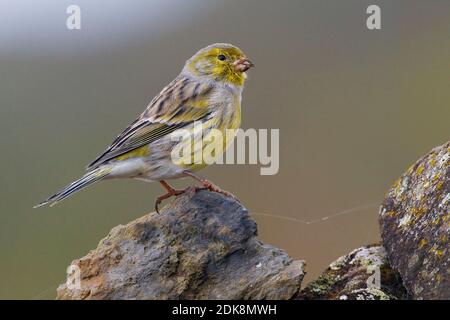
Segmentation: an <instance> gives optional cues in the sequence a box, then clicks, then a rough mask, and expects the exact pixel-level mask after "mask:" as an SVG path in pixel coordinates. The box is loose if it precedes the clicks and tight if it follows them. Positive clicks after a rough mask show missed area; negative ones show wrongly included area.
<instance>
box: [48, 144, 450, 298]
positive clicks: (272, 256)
mask: <svg viewBox="0 0 450 320" xmlns="http://www.w3.org/2000/svg"><path fill="white" fill-rule="evenodd" d="M449 180H450V142H449V143H447V144H445V145H443V146H441V147H439V148H435V149H433V150H432V151H431V152H430V153H429V154H428V155H426V156H425V157H423V158H422V159H420V160H419V161H417V162H416V164H414V165H413V166H412V167H411V168H410V169H409V170H408V171H407V172H406V173H405V174H404V175H403V176H402V177H401V178H400V179H399V180H398V181H397V182H396V183H395V184H394V186H393V187H392V189H391V190H390V191H389V192H388V193H387V194H386V197H385V199H384V202H383V204H382V206H381V209H380V229H381V236H382V240H383V244H382V245H381V244H377V245H370V246H365V247H362V248H359V249H356V250H354V251H352V252H350V253H349V254H347V255H345V256H343V257H341V258H339V259H337V260H336V261H335V262H333V263H332V264H331V265H330V267H329V268H328V269H327V270H325V271H324V272H323V274H322V275H321V276H320V277H319V278H318V279H317V280H315V281H312V282H311V283H309V284H308V285H307V286H306V287H305V288H304V289H301V282H302V280H303V277H304V275H305V272H306V271H305V263H304V261H302V260H294V259H292V258H290V257H289V256H288V255H287V253H286V252H285V251H283V250H281V249H278V248H275V247H273V246H271V245H267V244H263V243H261V242H260V241H258V239H257V238H256V235H257V227H256V223H255V222H254V221H253V220H252V219H251V218H250V215H249V213H248V211H247V210H246V209H245V208H244V207H243V206H242V205H241V204H240V203H239V202H237V201H235V200H233V199H231V198H227V197H224V196H223V195H221V194H218V193H214V192H209V191H204V190H203V191H199V192H195V191H194V190H193V189H192V190H190V191H189V192H187V193H185V194H183V195H181V196H178V197H177V198H176V199H175V200H174V201H173V202H171V203H169V204H168V205H167V206H166V207H164V208H163V210H162V211H161V214H156V213H150V214H147V215H145V216H143V217H141V218H139V219H137V220H135V221H132V222H130V223H128V224H127V225H125V226H123V225H119V226H117V227H115V228H113V229H112V230H111V232H110V233H109V234H108V236H107V237H106V238H104V239H103V240H101V241H100V243H99V245H98V247H97V248H96V249H95V250H93V251H91V252H89V253H88V254H87V255H86V256H85V257H83V258H80V259H77V260H75V261H73V262H72V264H71V266H70V268H69V270H71V271H72V272H73V273H72V274H69V276H68V280H67V281H66V283H64V284H62V285H60V286H59V288H58V289H57V298H58V299H301V300H311V299H340V300H346V299H411V298H412V299H449V298H450V274H449V273H450V263H449V252H448V247H449V239H448V235H449V230H450V210H449V202H450V183H449ZM402 279H403V280H402Z"/></svg>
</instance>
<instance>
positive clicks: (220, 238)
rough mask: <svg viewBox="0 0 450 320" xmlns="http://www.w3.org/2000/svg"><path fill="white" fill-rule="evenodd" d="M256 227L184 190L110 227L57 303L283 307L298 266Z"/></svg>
mask: <svg viewBox="0 0 450 320" xmlns="http://www.w3.org/2000/svg"><path fill="white" fill-rule="evenodd" d="M256 233H257V228H256V223H255V222H254V221H253V220H251V219H250V217H249V213H248V212H247V210H246V209H245V208H244V207H243V206H242V205H241V204H240V203H239V202H237V201H235V200H233V199H231V198H228V197H224V196H223V195H221V194H218V193H213V192H208V191H198V192H195V191H194V190H190V191H189V192H187V193H186V194H183V195H181V196H178V197H177V198H176V199H175V200H174V201H173V202H172V203H170V204H169V205H167V206H166V207H165V208H164V209H163V210H161V214H156V213H150V214H148V215H146V216H143V217H141V218H139V219H137V220H135V221H133V222H130V223H129V224H127V225H125V226H122V225H120V226H117V227H115V228H114V229H112V230H111V232H110V233H109V235H108V236H107V237H106V238H105V239H103V240H102V241H100V243H99V245H98V247H97V249H95V250H93V251H91V252H90V253H89V254H88V255H86V256H85V257H83V258H81V259H78V260H75V261H73V262H72V265H71V268H70V269H71V270H75V271H76V272H75V273H74V274H79V275H80V276H79V280H80V281H78V282H77V279H74V277H73V276H72V277H71V278H70V281H69V282H67V283H65V284H62V285H60V286H59V288H58V290H57V292H58V295H57V298H58V299H289V298H291V297H292V296H293V295H294V294H296V293H297V292H298V290H299V288H300V285H301V281H302V279H303V277H304V274H305V271H304V262H303V261H299V260H297V261H294V260H292V259H291V258H290V257H289V256H288V255H287V254H286V253H285V252H284V251H283V250H280V249H277V248H274V247H272V246H270V245H266V244H262V243H260V242H259V241H258V240H257V239H256Z"/></svg>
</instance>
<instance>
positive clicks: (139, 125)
mask: <svg viewBox="0 0 450 320" xmlns="http://www.w3.org/2000/svg"><path fill="white" fill-rule="evenodd" d="M211 89H212V88H211V87H210V86H208V85H205V84H201V83H198V82H195V81H192V80H189V79H187V78H183V77H177V78H176V79H175V80H174V81H172V82H171V83H170V84H169V85H167V86H166V87H165V88H164V89H163V90H162V91H161V93H160V94H159V95H157V96H156V97H155V98H154V99H153V100H152V101H151V102H150V104H149V105H148V107H147V108H146V110H145V111H144V112H143V113H142V114H141V115H140V117H139V118H138V119H136V121H134V122H133V123H132V124H131V125H130V126H128V127H127V128H126V129H125V130H124V131H123V132H122V133H121V134H120V135H119V136H117V138H116V139H115V140H114V141H113V142H112V144H111V145H110V146H109V147H108V148H107V149H106V150H105V152H103V153H102V154H101V155H100V156H98V157H97V158H96V159H95V160H94V161H92V162H91V163H90V164H89V165H88V166H87V169H93V168H96V167H98V166H100V165H101V164H103V163H105V162H107V161H109V160H111V159H114V158H116V157H118V156H120V155H123V154H125V153H127V152H130V151H132V150H134V149H137V148H140V147H142V146H144V145H146V144H149V143H151V142H153V141H156V140H158V139H159V138H161V137H163V136H166V135H167V134H170V133H171V132H173V131H175V130H176V129H179V128H182V127H183V126H186V125H187V124H190V123H192V122H193V121H199V120H202V119H205V118H206V117H208V116H209V115H210V110H209V108H207V107H205V106H199V104H198V103H196V102H197V101H199V100H200V101H202V100H204V99H206V98H207V95H208V93H209V92H210V91H211Z"/></svg>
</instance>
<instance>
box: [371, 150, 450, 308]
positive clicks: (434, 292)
mask: <svg viewBox="0 0 450 320" xmlns="http://www.w3.org/2000/svg"><path fill="white" fill-rule="evenodd" d="M449 203H450V142H447V143H446V144H444V145H442V146H440V147H437V148H435V149H433V150H432V151H431V152H430V153H428V154H427V155H426V156H424V157H423V158H421V159H420V160H418V161H417V162H416V163H415V164H414V165H412V166H411V167H410V168H409V169H408V171H407V172H406V173H404V174H403V175H402V176H401V178H400V179H398V180H397V181H396V182H395V184H394V186H393V187H392V188H391V189H390V190H389V192H388V193H387V194H386V196H385V199H384V202H383V204H382V206H381V208H380V216H379V221H380V228H381V236H382V239H383V245H384V247H385V248H386V250H387V253H388V257H389V261H390V263H391V265H392V267H393V268H394V269H396V270H398V272H399V273H400V275H401V277H402V279H403V282H404V285H405V287H406V288H407V289H408V292H409V293H410V294H411V296H412V297H413V298H414V299H450V255H449V231H450V207H449Z"/></svg>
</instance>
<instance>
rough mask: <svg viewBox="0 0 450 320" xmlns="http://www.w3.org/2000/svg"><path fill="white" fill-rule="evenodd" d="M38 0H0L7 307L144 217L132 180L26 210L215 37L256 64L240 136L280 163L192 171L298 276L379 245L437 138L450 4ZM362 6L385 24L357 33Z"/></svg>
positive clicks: (443, 114)
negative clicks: (395, 190) (296, 262)
mask: <svg viewBox="0 0 450 320" xmlns="http://www.w3.org/2000/svg"><path fill="white" fill-rule="evenodd" d="M39 3H40V4H39V5H38V4H37V3H36V2H35V1H31V0H27V1H25V0H19V1H13V0H7V1H5V0H3V1H0V19H1V21H2V28H1V30H0V128H1V129H0V130H1V134H0V144H1V150H2V151H1V155H2V156H1V157H0V167H1V168H2V173H1V192H0V206H1V207H0V298H3V299H6V298H25V299H43V298H54V297H55V289H56V287H57V285H58V284H59V283H61V282H63V281H64V280H65V269H66V267H67V266H68V265H69V263H70V262H71V261H72V260H73V259H75V258H78V257H81V256H83V255H85V254H86V253H87V252H88V251H89V250H90V249H93V248H95V247H96V245H97V243H98V241H99V240H100V239H101V238H103V237H104V236H105V235H106V234H107V232H108V231H109V230H110V229H111V228H112V227H114V226H116V225H117V224H124V223H127V222H128V221H130V220H132V219H135V218H137V217H139V216H142V215H143V214H145V213H146V212H149V211H151V210H152V208H153V202H154V198H155V196H157V195H159V194H160V193H161V192H162V190H161V187H160V186H159V185H158V184H145V183H143V182H137V181H108V182H106V183H100V184H97V185H96V186H95V187H93V188H91V189H88V190H85V191H82V192H80V193H78V194H76V195H75V196H74V197H71V198H69V199H68V200H66V201H64V202H63V203H61V204H60V205H57V206H56V207H53V208H40V209H36V210H33V209H31V207H32V206H33V205H34V204H35V203H37V202H38V201H40V200H42V199H43V198H44V197H46V196H48V195H49V194H51V193H53V192H55V191H57V190H58V188H60V187H62V186H63V185H65V184H66V183H68V182H70V181H72V180H73V179H75V178H78V177H79V176H80V175H81V174H82V173H83V170H84V166H85V165H86V164H87V163H88V162H90V160H92V159H93V158H94V157H95V156H97V155H98V154H99V153H100V152H101V151H103V150H104V148H105V147H106V146H107V145H108V144H109V143H110V142H111V141H112V139H113V138H114V137H115V136H116V135H117V134H118V133H120V132H121V131H122V129H124V128H125V127H126V126H127V125H128V124H129V123H130V122H131V121H132V120H133V119H134V118H135V117H136V116H137V115H138V114H139V113H140V112H141V111H142V110H143V109H144V107H145V106H146V104H147V102H149V101H150V99H151V98H152V97H153V96H154V95H156V94H157V93H158V92H159V90H160V89H161V88H162V87H163V86H164V85H165V84H167V83H168V82H169V81H170V80H172V79H173V78H174V77H175V76H176V75H177V73H178V72H179V71H180V69H181V67H182V65H183V63H184V61H185V60H186V59H187V58H188V57H190V56H191V55H192V54H193V53H195V52H196V51H197V50H198V49H200V48H202V47H204V46H206V45H208V44H210V43H214V42H230V43H233V44H235V45H237V46H239V47H241V48H242V49H243V50H244V51H245V52H246V53H247V55H248V56H249V57H250V58H251V59H252V61H254V63H255V64H256V68H255V69H252V70H251V71H250V79H249V81H248V84H247V86H246V90H245V92H244V96H243V123H242V126H243V128H279V129H280V140H281V141H280V142H281V145H280V171H279V173H278V174H277V175H275V176H261V175H260V174H259V167H258V166H256V165H225V166H218V165H216V166H213V167H210V168H207V169H205V170H203V171H202V172H201V174H202V175H204V176H206V177H208V178H210V179H211V180H212V181H214V182H216V183H217V184H218V185H220V186H221V187H223V188H224V189H226V190H230V191H232V192H233V193H234V194H236V195H237V196H238V197H239V198H240V199H241V201H242V202H243V203H244V204H245V205H246V206H247V207H248V209H249V210H250V211H251V212H253V213H255V215H254V218H255V220H256V221H257V222H258V226H259V236H260V238H261V240H262V241H264V242H267V243H270V244H273V245H275V246H278V247H280V248H283V249H285V250H287V252H288V253H289V254H290V255H291V256H292V257H294V258H301V259H305V260H306V261H307V264H308V272H309V273H308V276H307V279H306V281H310V280H311V279H313V278H314V277H316V276H317V275H318V274H319V273H320V272H321V271H322V270H323V269H325V268H326V267H327V266H328V264H329V263H330V262H332V261H333V260H334V259H336V258H337V257H339V256H340V255H343V254H345V253H348V252H349V251H350V250H352V249H354V248H357V247H359V246H362V245H364V244H368V243H371V242H375V241H377V240H378V239H379V234H378V224H377V214H378V212H377V211H378V209H377V204H378V203H380V202H381V200H382V198H383V194H384V193H385V192H386V191H387V190H388V188H389V186H390V185H391V184H392V182H393V181H394V180H395V179H396V178H397V177H399V176H400V175H401V174H402V172H403V171H404V170H405V169H406V168H407V167H408V166H409V165H410V164H412V163H413V162H414V161H415V160H416V159H418V158H419V157H420V156H422V155H423V154H425V153H426V152H428V151H429V150H430V149H431V148H433V147H434V146H437V145H440V144H442V143H444V142H445V141H447V140H448V138H449V120H450V104H449V101H450V90H449V89H450V87H449V83H450V81H449V80H450V59H449V57H450V1H448V0H441V1H440V0H433V1H421V0H397V1H377V0H372V1H363V0H345V1H343V0H342V1H318V0H308V1H306V0H303V1H293V0H292V1H286V0H285V1H276V2H275V1H261V0H254V1H250V0H244V1H237V0H235V1H209V0H208V1H206V0H205V1H201V0H195V1H194V0H191V1H182V0H179V1H172V0H171V1H162V0H158V1H116V0H114V1H88V0H77V1H72V0H71V1H60V0H58V1H56V0H55V1H50V0H42V1H39ZM70 4H77V5H79V6H80V7H81V30H79V31H69V30H67V29H66V25H65V21H66V18H67V14H66V8H67V6H68V5H70ZM369 4H378V5H379V6H380V7H381V10H382V13H381V17H382V29H381V30H376V31H370V30H368V29H367V28H366V25H365V21H366V18H367V14H366V13H365V12H366V8H367V6H368V5H369ZM189 182H190V181H189ZM187 183H188V181H177V182H176V185H178V186H183V185H186V184H187ZM361 206H362V207H361ZM354 208H356V209H354ZM349 209H354V210H353V211H352V210H350V212H349V213H347V214H342V215H337V216H334V217H332V218H330V219H328V220H324V221H319V222H317V223H312V224H305V223H301V222H297V221H293V220H286V219H283V218H280V217H271V216H267V215H260V214H270V215H278V216H283V217H290V218H294V219H301V220H314V219H320V218H323V217H328V216H332V215H334V214H336V213H339V212H343V211H344V212H345V211H346V210H349ZM258 213H259V214H258Z"/></svg>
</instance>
